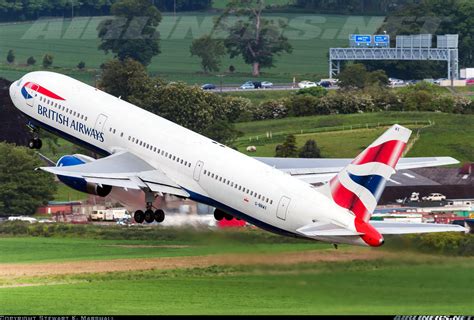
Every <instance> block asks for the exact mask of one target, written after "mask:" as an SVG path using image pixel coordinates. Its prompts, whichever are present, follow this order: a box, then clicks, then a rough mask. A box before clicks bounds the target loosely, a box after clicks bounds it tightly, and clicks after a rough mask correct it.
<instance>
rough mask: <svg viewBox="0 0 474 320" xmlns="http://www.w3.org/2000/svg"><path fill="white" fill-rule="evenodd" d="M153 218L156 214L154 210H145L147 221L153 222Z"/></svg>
mask: <svg viewBox="0 0 474 320" xmlns="http://www.w3.org/2000/svg"><path fill="white" fill-rule="evenodd" d="M153 220H155V216H154V214H153V210H151V209H148V210H147V211H145V221H146V222H147V223H152V222H153Z"/></svg>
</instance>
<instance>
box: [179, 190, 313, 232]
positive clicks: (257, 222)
mask: <svg viewBox="0 0 474 320" xmlns="http://www.w3.org/2000/svg"><path fill="white" fill-rule="evenodd" d="M185 190H186V191H187V192H188V193H189V195H190V197H189V198H190V199H191V200H194V201H196V202H200V203H204V204H207V205H208V206H211V207H215V208H219V209H221V210H222V211H224V212H226V213H228V214H231V215H232V216H234V217H236V218H240V219H243V220H245V221H247V222H249V223H251V224H253V225H255V226H257V227H259V228H261V229H264V230H267V231H270V232H273V233H276V234H279V235H283V236H288V237H295V238H305V239H308V238H306V237H303V236H301V235H299V234H297V233H293V232H290V231H286V230H283V229H280V228H277V227H275V226H273V225H271V224H268V223H265V222H262V221H260V220H258V219H255V218H253V217H251V216H249V215H246V214H245V213H242V212H241V211H238V210H235V209H234V208H232V207H229V206H227V205H225V204H223V203H221V202H219V201H216V200H214V199H212V198H209V197H206V196H203V195H201V194H199V193H196V192H193V191H191V190H188V189H185Z"/></svg>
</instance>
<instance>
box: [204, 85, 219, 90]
mask: <svg viewBox="0 0 474 320" xmlns="http://www.w3.org/2000/svg"><path fill="white" fill-rule="evenodd" d="M215 88H216V85H214V84H212V83H206V84H203V85H202V86H201V89H202V90H213V89H215Z"/></svg>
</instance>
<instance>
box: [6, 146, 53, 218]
mask: <svg viewBox="0 0 474 320" xmlns="http://www.w3.org/2000/svg"><path fill="white" fill-rule="evenodd" d="M43 165H44V164H43V163H42V162H41V160H40V158H39V157H38V156H36V155H35V154H34V153H33V152H32V151H29V150H27V149H26V148H23V147H16V146H14V145H13V144H7V143H0V181H2V183H0V215H27V214H33V213H34V212H35V209H36V208H37V207H38V206H39V205H41V204H43V203H45V202H47V201H49V200H52V199H53V196H54V193H55V191H56V187H57V185H56V183H54V176H53V175H50V174H47V173H45V172H40V171H35V170H34V169H35V168H37V167H40V166H43Z"/></svg>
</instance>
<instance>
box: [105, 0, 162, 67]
mask: <svg viewBox="0 0 474 320" xmlns="http://www.w3.org/2000/svg"><path fill="white" fill-rule="evenodd" d="M111 13H112V14H113V15H114V16H115V19H108V20H104V21H103V22H102V23H101V24H100V25H99V26H98V28H97V29H98V31H99V38H100V40H101V44H100V45H99V49H101V50H104V51H105V53H108V52H109V51H111V52H113V53H114V54H115V56H116V57H117V58H119V59H120V60H125V59H127V58H132V59H134V60H136V61H138V62H140V63H142V64H143V65H145V66H146V65H148V64H150V62H151V59H152V58H153V57H154V56H156V55H157V54H159V53H160V52H161V51H160V47H159V34H158V32H156V27H157V26H158V24H159V23H160V22H161V13H160V11H158V9H157V8H156V7H155V6H153V5H152V4H151V2H150V1H149V0H120V1H118V2H116V3H115V4H114V5H112V8H111Z"/></svg>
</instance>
